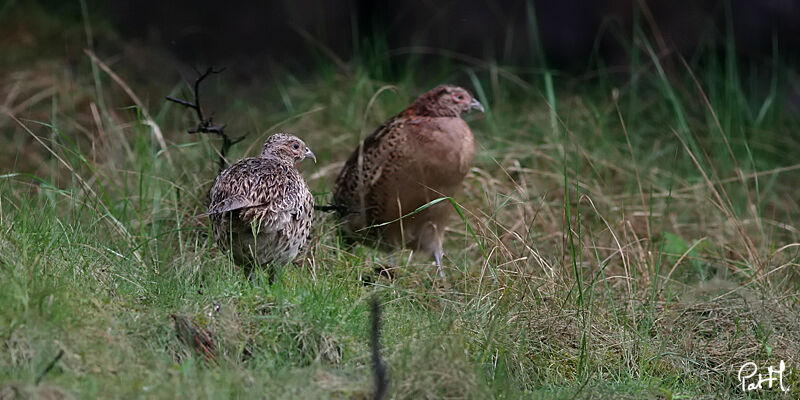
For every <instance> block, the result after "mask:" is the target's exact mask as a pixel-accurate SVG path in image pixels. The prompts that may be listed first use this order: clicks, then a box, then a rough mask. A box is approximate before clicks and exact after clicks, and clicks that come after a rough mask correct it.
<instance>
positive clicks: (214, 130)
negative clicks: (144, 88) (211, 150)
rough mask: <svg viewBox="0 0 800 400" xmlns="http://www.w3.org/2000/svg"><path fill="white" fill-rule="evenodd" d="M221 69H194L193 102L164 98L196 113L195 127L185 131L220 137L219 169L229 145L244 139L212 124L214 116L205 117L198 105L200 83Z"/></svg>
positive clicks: (224, 163) (225, 164)
mask: <svg viewBox="0 0 800 400" xmlns="http://www.w3.org/2000/svg"><path fill="white" fill-rule="evenodd" d="M222 71H225V68H220V69H214V67H208V68H207V69H206V71H205V72H200V71H199V70H197V69H195V72H197V79H195V81H194V102H191V101H187V100H183V99H179V98H177V97H172V96H166V99H167V100H169V101H171V102H173V103H177V104H180V105H182V106H184V107H187V108H191V109H192V110H194V112H195V113H196V114H197V120H198V121H199V122H198V123H197V127H196V128H194V129H189V130H188V131H187V132H188V133H190V134H193V133H211V134H214V135H218V136H220V137H222V147H221V148H220V149H219V170H220V171H222V170H223V169H225V167H226V166H227V160H226V159H225V155H226V154H227V153H228V150H230V148H231V146H233V145H235V144H236V143H239V142H241V141H242V139H244V135H243V136H239V137H238V138H231V137H230V136H228V135H227V134H226V133H225V125H224V124H223V125H214V117H208V118H206V117H205V116H204V115H203V108H202V107H201V106H200V83H202V82H203V80H204V79H206V78H207V77H208V76H209V75H211V74H219V73H221V72H222Z"/></svg>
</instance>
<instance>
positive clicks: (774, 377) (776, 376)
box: [739, 360, 789, 392]
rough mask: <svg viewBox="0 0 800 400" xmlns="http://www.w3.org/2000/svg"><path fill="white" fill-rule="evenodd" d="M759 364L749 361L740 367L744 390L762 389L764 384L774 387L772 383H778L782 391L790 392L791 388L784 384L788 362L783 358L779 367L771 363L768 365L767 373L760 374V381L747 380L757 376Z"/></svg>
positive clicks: (740, 377) (740, 379)
mask: <svg viewBox="0 0 800 400" xmlns="http://www.w3.org/2000/svg"><path fill="white" fill-rule="evenodd" d="M758 370H759V368H758V365H757V364H756V363H754V362H747V363H745V364H744V365H742V367H741V368H739V382H741V384H742V391H743V392H747V391H750V390H757V389H761V388H762V385H763V384H765V383H766V384H767V385H768V387H769V388H770V389H772V384H773V383H777V384H778V387H779V388H780V389H781V391H784V392H788V391H789V388H788V387H784V386H783V371H785V370H786V364H785V363H784V362H783V360H781V362H780V364H778V368H774V367H772V366H771V365H770V366H769V367H767V374H766V375H761V374H758V381H757V382H756V381H755V380H754V381H752V382H750V383H748V382H747V380H748V379H750V378H752V377H754V376H756V374H757V373H758Z"/></svg>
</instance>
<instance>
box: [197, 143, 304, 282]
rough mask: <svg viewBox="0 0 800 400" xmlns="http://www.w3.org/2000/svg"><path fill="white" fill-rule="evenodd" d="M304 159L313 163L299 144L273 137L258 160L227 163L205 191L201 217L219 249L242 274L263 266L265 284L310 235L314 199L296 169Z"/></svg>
mask: <svg viewBox="0 0 800 400" xmlns="http://www.w3.org/2000/svg"><path fill="white" fill-rule="evenodd" d="M307 157H309V158H312V159H313V160H314V162H316V161H317V159H316V157H315V156H314V153H313V152H312V151H311V149H309V148H308V147H307V146H306V144H305V143H303V141H302V140H300V139H298V138H297V137H295V136H293V135H290V134H287V133H276V134H274V135H272V136H270V137H269V138H268V139H267V141H266V142H265V143H264V149H263V150H262V151H261V154H259V156H258V157H250V158H244V159H242V160H239V161H238V162H236V163H235V164H233V165H231V166H230V167H228V168H227V169H226V170H224V171H222V173H220V175H219V176H218V177H217V180H216V181H215V182H214V186H213V187H212V188H211V194H210V195H209V197H210V199H211V202H210V204H209V205H208V212H206V213H205V214H206V215H208V216H209V217H210V219H211V224H212V227H213V230H214V237H215V239H216V240H217V243H218V244H219V246H220V248H221V249H222V250H223V251H224V252H228V251H230V254H231V255H232V256H233V260H234V261H235V262H236V263H237V264H239V265H242V266H244V267H245V268H246V270H248V271H249V270H250V269H251V268H252V267H253V266H255V265H260V266H268V267H269V268H270V272H271V273H270V280H272V279H273V278H274V272H275V268H277V267H282V266H284V265H286V264H288V263H289V262H291V261H292V260H294V258H295V257H296V256H297V253H298V252H299V250H300V248H301V247H303V246H304V245H305V244H306V243H307V242H308V239H309V237H310V232H311V218H312V213H313V209H314V197H313V196H312V195H311V192H310V191H309V190H308V185H307V184H306V182H305V181H304V180H303V177H302V176H301V175H300V173H299V172H298V171H297V168H296V163H299V162H300V161H302V160H304V159H305V158H307Z"/></svg>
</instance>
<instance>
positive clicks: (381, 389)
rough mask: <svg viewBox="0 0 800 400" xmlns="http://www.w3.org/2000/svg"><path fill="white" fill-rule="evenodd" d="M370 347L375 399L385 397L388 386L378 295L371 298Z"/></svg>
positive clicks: (379, 399)
mask: <svg viewBox="0 0 800 400" xmlns="http://www.w3.org/2000/svg"><path fill="white" fill-rule="evenodd" d="M370 324H371V327H370V328H371V329H370V335H369V336H370V346H369V347H370V349H371V350H372V369H373V372H374V373H375V396H374V397H373V398H374V399H375V400H381V399H383V396H384V394H386V387H387V386H388V383H389V382H388V379H387V378H386V366H385V365H383V362H382V361H381V342H380V341H381V305H380V301H379V300H378V296H373V297H372V299H370Z"/></svg>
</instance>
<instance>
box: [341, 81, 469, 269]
mask: <svg viewBox="0 0 800 400" xmlns="http://www.w3.org/2000/svg"><path fill="white" fill-rule="evenodd" d="M472 109H477V110H480V111H483V106H482V105H481V103H480V102H478V100H476V99H475V98H473V97H472V95H470V93H469V92H468V91H466V90H465V89H463V88H460V87H456V86H448V85H442V86H438V87H436V88H434V89H432V90H430V91H428V92H426V93H424V94H423V95H421V96H420V97H419V98H417V100H416V101H414V103H412V104H411V105H410V106H409V107H408V108H406V109H405V110H403V111H402V112H400V114H398V115H397V116H395V117H394V118H392V119H390V120H389V121H387V122H386V123H384V124H383V125H382V126H380V127H379V128H378V129H376V130H375V132H373V133H372V134H371V135H369V136H368V137H367V138H366V139H365V140H364V142H363V143H362V144H361V145H360V146H359V147H358V148H356V150H355V151H354V152H353V154H351V155H350V158H349V159H348V160H347V162H346V163H345V165H344V167H343V168H342V170H341V172H340V173H339V177H338V178H337V179H336V184H335V187H334V190H333V204H334V205H335V206H336V207H337V208H338V210H339V214H340V216H341V217H342V218H343V220H344V230H345V232H346V233H348V234H349V235H350V236H355V237H356V238H358V239H361V240H366V241H370V242H373V243H379V244H380V245H382V246H383V247H387V248H390V249H391V248H399V247H402V246H407V247H410V248H413V249H417V250H423V251H425V252H428V253H430V254H432V255H433V257H434V260H435V261H436V265H437V268H438V272H439V274H440V275H442V276H443V275H444V274H443V272H442V240H443V237H444V229H445V225H446V224H447V218H448V216H449V214H450V210H451V208H452V207H451V205H450V204H448V203H447V202H440V203H437V204H435V205H433V206H430V207H428V208H426V209H425V210H424V211H422V212H420V213H417V214H415V215H413V216H409V217H406V218H403V219H401V220H398V221H395V220H397V219H398V218H400V217H402V216H403V215H407V214H409V213H411V212H413V211H414V210H416V209H417V208H418V207H420V206H422V205H424V204H427V203H429V202H430V201H432V200H434V199H437V198H440V197H444V196H452V195H453V194H455V193H456V191H457V190H458V189H459V186H460V185H461V181H462V180H463V179H464V176H465V175H466V174H467V171H469V168H470V166H471V165H472V158H473V156H474V155H475V141H474V138H473V136H472V132H471V131H470V129H469V126H467V123H466V122H464V120H463V119H461V114H463V113H465V112H468V111H470V110H472ZM390 221H395V222H392V223H389V224H387V225H383V226H380V227H373V226H374V225H379V224H383V223H387V222H390ZM368 227H372V228H368Z"/></svg>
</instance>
